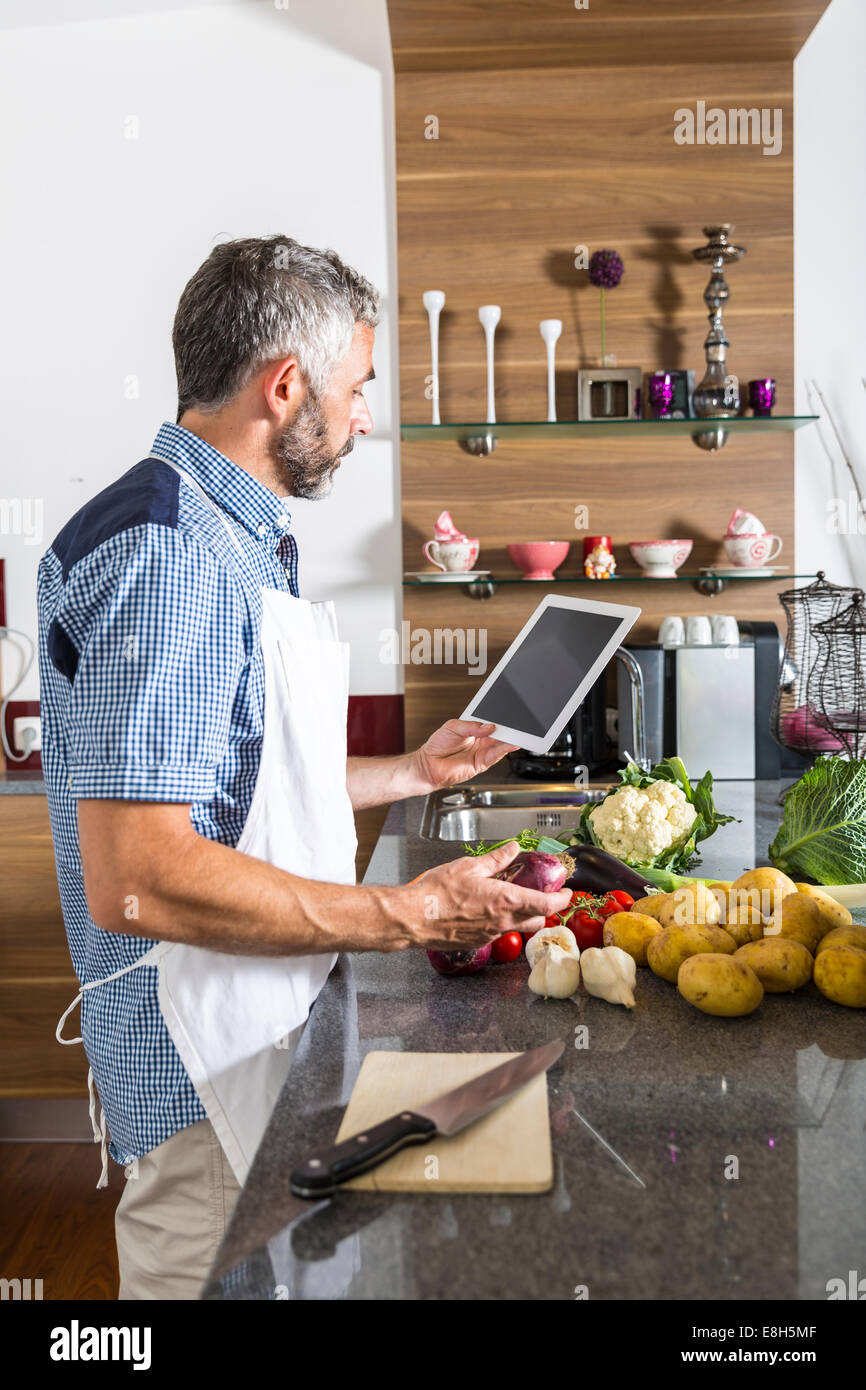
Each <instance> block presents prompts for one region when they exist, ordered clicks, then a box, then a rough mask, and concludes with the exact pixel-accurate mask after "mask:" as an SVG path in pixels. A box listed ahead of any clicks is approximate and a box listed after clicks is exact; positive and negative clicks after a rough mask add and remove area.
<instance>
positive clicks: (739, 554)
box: [723, 531, 783, 569]
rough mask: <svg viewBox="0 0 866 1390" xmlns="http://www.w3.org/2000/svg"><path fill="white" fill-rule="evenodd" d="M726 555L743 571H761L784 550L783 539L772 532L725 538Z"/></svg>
mask: <svg viewBox="0 0 866 1390" xmlns="http://www.w3.org/2000/svg"><path fill="white" fill-rule="evenodd" d="M723 544H724V547H725V554H726V555H727V557H728V559H729V560H730V562H731V564H732V565H738V566H739V567H740V568H742V569H760V568H761V567H762V566H763V565H769V564H770V563H771V562H772V561H773V560H775V558H776V556H777V555H778V554H779V553H780V551H781V549H782V544H783V542H782V537H781V536H776V535H774V534H773V532H772V531H763V532H760V533H759V534H756V535H752V536H748V535H745V536H744V535H738V536H725V539H724V542H723Z"/></svg>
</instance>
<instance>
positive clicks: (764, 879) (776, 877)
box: [731, 868, 797, 917]
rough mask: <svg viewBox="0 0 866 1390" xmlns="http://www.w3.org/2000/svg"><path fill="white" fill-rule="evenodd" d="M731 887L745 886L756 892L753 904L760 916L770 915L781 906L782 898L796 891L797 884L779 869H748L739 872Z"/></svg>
mask: <svg viewBox="0 0 866 1390" xmlns="http://www.w3.org/2000/svg"><path fill="white" fill-rule="evenodd" d="M731 887H732V888H746V889H748V890H749V891H750V892H757V893H758V897H757V898H755V899H754V900H753V905H754V906H755V907H757V908H758V910H759V911H760V913H761V916H762V917H771V916H772V915H773V913H774V912H775V910H776V908H777V907H779V906H781V903H782V899H783V898H786V897H787V896H788V894H789V893H796V891H797V885H796V883H795V882H794V880H793V879H792V878H789V877H788V875H787V874H783V873H782V871H781V869H767V868H764V869H750V870H749V872H748V873H746V874H740V877H739V878H735V879H734V881H733V883H732V884H731Z"/></svg>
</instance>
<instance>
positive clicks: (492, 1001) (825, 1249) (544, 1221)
mask: <svg viewBox="0 0 866 1390" xmlns="http://www.w3.org/2000/svg"><path fill="white" fill-rule="evenodd" d="M781 785H782V784H780V783H751V782H750V783H733V782H723V783H719V784H717V787H716V802H717V804H718V806H719V808H720V809H721V810H724V811H727V812H731V813H733V814H735V815H737V816H738V817H740V818H741V821H740V824H734V825H730V826H725V827H722V828H721V829H720V830H719V831H717V833H716V835H715V836H714V837H713V838H712V839H710V840H708V841H707V842H706V844H705V847H704V849H705V853H704V861H703V866H702V867H701V868H700V869H699V870H696V872H700V873H701V874H702V875H705V876H709V875H710V874H712V875H713V876H715V877H718V878H723V879H729V878H734V877H736V876H737V875H738V874H739V873H741V872H742V871H743V870H744V869H746V868H752V867H754V865H755V864H756V863H766V862H767V858H766V850H767V845H768V843H769V841H770V840H771V839H772V837H773V834H774V832H775V829H776V827H777V825H778V822H779V818H780V808H779V806H778V804H777V797H778V793H779V791H780V788H781ZM423 804H424V803H423V800H422V799H417V800H413V801H409V802H405V803H402V804H398V805H396V806H394V807H392V808H391V810H390V811H389V814H388V818H387V820H386V822H385V826H384V829H383V833H382V836H381V838H380V840H379V843H378V845H377V847H376V850H375V853H374V855H373V858H372V860H371V863H370V866H369V869H368V871H367V875H366V881H367V882H387V883H396V882H406V881H407V880H409V879H411V878H412V877H414V875H416V874H418V873H421V871H422V870H423V869H426V868H429V867H431V866H432V865H434V864H437V863H441V862H444V861H446V860H448V859H451V858H453V857H454V856H455V855H456V854H457V853H459V850H460V845H459V844H455V843H452V844H443V843H441V842H434V841H428V840H422V839H421V838H420V837H419V834H418V829H419V825H420V817H421V812H422V809H423ZM855 915H859V917H860V920H866V917H864V915H863V914H855ZM526 977H527V967H526V964H525V962H524V961H518V962H515V963H514V964H512V965H503V966H491V967H489V968H488V969H487V970H486V971H485V972H483V973H482V974H480V975H477V976H471V977H468V978H457V979H446V978H443V977H442V976H439V975H437V974H435V973H434V972H433V970H432V969H431V968H430V966H429V964H428V962H427V959H426V957H425V955H424V954H423V952H417V951H412V952H408V951H407V952H401V953H398V954H392V955H375V954H364V955H356V956H350V957H346V956H344V957H341V959H340V962H339V964H338V966H337V967H336V968H335V970H334V971H333V972H332V974H331V977H330V979H329V981H328V983H327V985H326V986H325V989H324V990H323V991H322V994H321V995H320V996H319V999H318V1001H317V1003H316V1005H315V1007H314V1009H313V1012H312V1014H311V1018H310V1023H309V1024H308V1027H307V1029H306V1030H305V1033H304V1035H303V1038H302V1041H301V1045H300V1047H299V1050H298V1053H297V1055H296V1059H295V1064H294V1066H293V1068H292V1072H291V1074H290V1076H289V1078H288V1080H287V1082H286V1085H285V1087H284V1089H283V1091H282V1093H281V1095H280V1097H279V1099H278V1102H277V1104H276V1107H275V1109H274V1113H273V1116H272V1119H271V1122H270V1126H269V1128H268V1131H267V1133H266V1135H265V1137H264V1139H263V1141H262V1144H261V1147H260V1149H259V1152H258V1154H257V1156H256V1159H255V1161H254V1164H253V1167H252V1170H251V1172H250V1175H249V1178H248V1181H247V1183H246V1185H245V1187H244V1189H243V1191H242V1193H241V1195H240V1198H239V1200H238V1203H237V1206H236V1209H235V1212H234V1214H233V1218H232V1221H231V1224H230V1227H229V1230H228V1231H227V1233H226V1237H225V1240H224V1242H223V1245H222V1247H221V1249H220V1251H219V1253H218V1256H217V1259H216V1262H215V1265H214V1269H213V1272H212V1279H211V1283H210V1284H209V1286H208V1288H207V1290H206V1292H205V1297H208V1298H214V1299H220V1298H227V1299H271V1300H273V1299H276V1300H279V1299H290V1300H294V1299H318V1298H327V1299H340V1298H348V1299H359V1300H363V1299H474V1298H478V1299H524V1298H525V1299H574V1298H575V1297H578V1296H585V1297H589V1298H591V1299H639V1298H648V1297H649V1298H663V1299H689V1300H691V1299H714V1298H720V1299H746V1300H756V1299H796V1298H804V1299H825V1298H826V1297H827V1293H826V1285H827V1281H828V1280H829V1279H831V1278H836V1277H841V1278H843V1279H846V1280H847V1277H848V1271H849V1270H859V1271H860V1272H861V1274H862V1273H863V1272H866V1204H864V1202H863V1199H862V1190H863V1168H864V1157H866V1140H864V1131H866V1061H864V1057H866V1026H864V1024H866V1020H864V1014H863V1013H862V1012H861V1011H858V1010H853V1009H844V1008H842V1007H840V1006H838V1005H834V1004H831V1003H830V1002H829V1001H827V1000H825V999H824V998H823V997H822V996H821V995H820V994H819V993H818V991H817V990H816V988H815V986H814V985H812V984H810V985H808V986H806V988H805V989H804V990H802V991H800V992H799V993H798V994H796V995H793V996H792V995H767V996H765V999H764V1001H763V1003H762V1004H761V1006H760V1007H759V1009H758V1010H756V1012H755V1013H754V1014H751V1015H750V1016H748V1017H746V1018H736V1019H723V1018H712V1017H709V1016H707V1015H705V1014H701V1013H699V1012H698V1011H697V1010H695V1009H693V1008H691V1007H690V1006H689V1005H688V1004H687V1003H686V1002H685V1000H684V999H682V998H681V997H680V995H679V994H678V993H677V991H676V990H675V989H674V988H673V987H672V986H671V985H669V984H667V983H665V982H664V981H662V980H660V979H658V978H657V977H656V976H654V975H653V974H652V972H651V971H649V970H639V971H638V984H637V991H636V994H637V1005H636V1007H635V1009H634V1010H631V1011H627V1010H625V1009H623V1008H619V1007H616V1006H612V1005H609V1004H606V1003H605V1002H604V1001H603V1000H600V999H593V998H590V997H588V996H585V995H578V996H576V997H575V999H574V1000H543V999H540V998H537V997H535V996H534V995H531V994H530V993H529V991H528V989H527V988H526ZM581 1024H583V1025H586V1026H587V1027H588V1047H586V1048H579V1047H578V1046H577V1045H576V1042H575V1038H576V1034H575V1029H576V1027H577V1026H578V1025H581ZM557 1038H561V1039H564V1040H565V1042H566V1050H565V1052H564V1054H563V1056H562V1058H561V1059H560V1061H559V1062H558V1063H557V1064H556V1066H555V1067H554V1068H552V1069H551V1071H550V1072H549V1073H548V1088H549V1104H550V1119H551V1130H552V1137H553V1153H554V1172H555V1181H554V1186H553V1188H552V1189H551V1191H550V1192H548V1193H545V1194H542V1195H540V1196H501V1195H472V1196H451V1195H445V1194H443V1195H441V1196H436V1195H435V1194H433V1193H431V1194H430V1195H428V1194H427V1193H421V1194H412V1195H402V1194H394V1193H363V1192H342V1193H340V1194H339V1195H338V1196H337V1197H336V1198H335V1199H334V1200H333V1201H332V1202H330V1203H327V1204H319V1205H317V1206H315V1207H310V1208H309V1209H307V1208H304V1209H303V1214H302V1215H301V1216H298V1215H297V1208H298V1205H299V1204H298V1203H297V1202H295V1199H293V1198H292V1197H291V1195H290V1193H289V1187H288V1175H289V1172H290V1170H291V1168H292V1167H293V1166H294V1163H295V1162H296V1161H297V1160H299V1159H300V1158H301V1157H304V1156H306V1155H308V1154H309V1153H310V1152H311V1151H312V1150H314V1149H315V1147H316V1146H318V1145H320V1144H322V1143H327V1142H332V1141H333V1139H334V1136H335V1134H336V1132H337V1128H338V1126H339V1122H340V1118H341V1115H342V1111H343V1109H344V1107H345V1105H346V1103H347V1101H348V1099H349V1096H350V1094H351V1091H352V1087H353V1085H354V1081H355V1078H356V1076H357V1073H358V1069H359V1066H360V1063H361V1060H362V1058H363V1056H364V1054H365V1053H367V1052H368V1051H371V1050H374V1049H380V1050H382V1049H384V1050H391V1051H407V1052H408V1051H420V1052H437V1051H441V1052H448V1051H466V1052H469V1051H474V1052H479V1051H483V1052H487V1051H489V1052H509V1051H518V1050H523V1049H525V1048H531V1047H535V1046H538V1045H540V1044H541V1043H544V1042H549V1041H551V1040H554V1039H557ZM584 1291H585V1292H584Z"/></svg>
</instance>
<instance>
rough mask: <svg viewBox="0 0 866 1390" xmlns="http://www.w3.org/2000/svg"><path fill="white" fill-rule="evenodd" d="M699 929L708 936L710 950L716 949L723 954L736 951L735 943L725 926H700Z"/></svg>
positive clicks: (729, 954) (730, 953)
mask: <svg viewBox="0 0 866 1390" xmlns="http://www.w3.org/2000/svg"><path fill="white" fill-rule="evenodd" d="M701 931H703V932H706V934H707V936H708V937H709V940H710V950H711V951H718V952H719V953H720V954H721V955H725V956H732V955H733V954H734V952H735V951H736V949H737V943H736V941H735V940H734V938H733V937H732V936H731V933H730V932H729V931H728V929H727V927H716V926H704V927H701Z"/></svg>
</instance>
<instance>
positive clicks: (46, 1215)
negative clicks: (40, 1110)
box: [0, 1144, 126, 1301]
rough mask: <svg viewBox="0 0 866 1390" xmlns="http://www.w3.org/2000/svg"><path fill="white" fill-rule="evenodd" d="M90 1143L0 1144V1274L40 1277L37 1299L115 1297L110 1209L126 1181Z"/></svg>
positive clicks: (112, 1207)
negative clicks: (103, 1169) (104, 1176)
mask: <svg viewBox="0 0 866 1390" xmlns="http://www.w3.org/2000/svg"><path fill="white" fill-rule="evenodd" d="M99 1171H100V1159H99V1147H98V1145H96V1144H0V1276H2V1277H3V1278H6V1279H31V1280H33V1279H41V1280H42V1297H43V1299H44V1300H45V1301H48V1300H51V1301H53V1300H55V1299H59V1298H69V1299H96V1300H99V1299H103V1300H111V1299H115V1298H117V1284H118V1273H117V1252H116V1250H115V1244H114V1212H115V1208H116V1206H117V1204H118V1202H119V1201H120V1197H121V1194H122V1192H123V1187H124V1183H125V1181H126V1179H125V1178H124V1176H123V1170H122V1169H121V1168H120V1167H119V1166H118V1165H117V1164H116V1163H109V1168H108V1187H103V1188H100V1189H99V1191H97V1189H96V1184H97V1182H98V1180H99Z"/></svg>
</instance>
